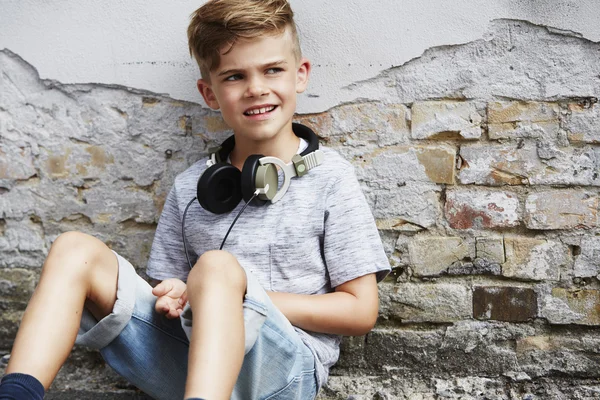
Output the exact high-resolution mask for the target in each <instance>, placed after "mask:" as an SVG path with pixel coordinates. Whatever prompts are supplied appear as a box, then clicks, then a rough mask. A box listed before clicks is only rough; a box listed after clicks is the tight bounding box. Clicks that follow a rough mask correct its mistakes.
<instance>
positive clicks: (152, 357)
mask: <svg viewBox="0 0 600 400" xmlns="http://www.w3.org/2000/svg"><path fill="white" fill-rule="evenodd" d="M115 254H116V253H115ZM117 259H118V261H119V276H118V287H117V300H116V302H115V305H114V307H113V310H112V313H111V314H109V315H107V316H106V317H105V318H103V319H102V320H100V321H97V320H96V319H95V318H94V317H93V316H92V315H91V314H90V313H89V312H88V311H87V310H84V312H83V315H82V320H81V326H80V329H79V334H78V335H77V341H76V344H79V345H84V346H88V347H92V348H95V349H99V350H100V353H101V354H102V356H103V357H104V359H105V360H106V362H107V364H108V365H110V366H111V367H112V368H113V369H114V370H115V371H116V372H117V373H118V374H119V375H121V376H123V377H124V378H125V379H127V380H128V381H129V382H131V383H132V384H134V385H135V386H137V387H138V388H139V389H141V390H142V391H144V392H145V393H146V394H148V395H149V396H151V397H153V398H154V399H156V400H163V399H164V400H173V399H176V400H177V399H183V398H184V397H183V396H184V391H185V381H186V375H187V359H188V350H189V340H188V336H187V335H188V334H189V332H191V326H192V320H191V310H190V308H189V307H186V308H185V310H184V313H183V314H182V317H181V318H180V319H168V318H166V317H165V316H163V315H161V314H159V313H157V312H156V311H155V310H154V303H155V302H156V297H155V296H154V295H153V294H152V287H151V286H150V285H149V284H148V283H147V282H146V281H145V280H144V279H142V278H141V277H140V276H138V275H137V273H136V272H135V269H134V268H133V266H132V265H131V264H130V263H129V262H128V261H127V260H125V259H124V258H122V257H121V256H119V255H118V254H117ZM246 276H247V282H248V285H247V291H246V296H245V298H244V303H243V308H244V324H245V332H246V337H245V353H246V354H245V356H244V362H243V364H242V369H241V371H240V374H239V376H238V380H237V382H236V384H235V388H234V391H233V395H232V397H231V399H236V400H238V399H239V400H242V399H244V400H247V399H273V400H274V399H286V400H287V399H290V400H292V399H298V400H304V399H313V398H314V397H315V396H316V392H317V381H316V377H315V358H314V356H313V354H312V352H311V351H310V350H309V348H308V347H307V346H306V345H305V344H304V343H303V342H302V340H301V339H300V337H299V336H298V334H297V333H296V331H295V330H294V328H293V327H292V325H291V324H290V322H289V321H288V320H287V318H285V316H284V315H283V314H282V313H281V312H280V311H279V310H278V309H277V308H276V307H275V306H274V305H273V303H271V301H270V299H269V297H268V295H267V293H266V292H265V291H264V289H263V288H262V287H261V286H260V284H259V283H258V281H257V280H256V278H255V277H254V276H252V274H251V273H250V272H249V271H246Z"/></svg>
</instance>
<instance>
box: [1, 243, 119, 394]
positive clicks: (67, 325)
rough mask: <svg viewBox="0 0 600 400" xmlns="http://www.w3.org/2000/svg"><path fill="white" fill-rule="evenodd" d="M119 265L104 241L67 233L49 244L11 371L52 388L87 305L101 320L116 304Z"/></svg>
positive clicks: (12, 353) (8, 371) (16, 347)
mask: <svg viewBox="0 0 600 400" xmlns="http://www.w3.org/2000/svg"><path fill="white" fill-rule="evenodd" d="M117 275H118V264H117V258H116V256H115V254H114V253H113V252H112V251H111V250H110V249H109V248H108V247H107V246H106V245H105V244H104V243H102V242H101V241H100V240H98V239H96V238H94V237H92V236H89V235H86V234H83V233H79V232H68V233H65V234H62V235H61V236H60V237H59V238H58V239H56V241H55V242H54V244H53V245H52V248H51V249H50V253H49V254H48V257H47V258H46V262H45V263H44V266H43V268H42V274H41V277H40V282H39V283H38V286H37V288H36V289H35V291H34V293H33V296H32V297H31V300H30V302H29V304H28V306H27V309H26V311H25V314H24V316H23V319H22V321H21V325H20V327H19V331H18V333H17V337H16V339H15V342H14V345H13V348H12V351H11V357H10V361H9V363H8V367H7V368H6V373H7V374H9V373H17V372H18V373H24V374H29V375H32V376H34V377H35V378H37V379H38V380H39V381H40V382H41V383H42V385H43V386H44V387H45V388H46V389H47V388H48V387H49V386H50V384H51V383H52V381H53V380H54V378H55V376H56V374H57V373H58V370H59V369H60V367H61V366H62V364H63V363H64V362H65V360H66V358H67V356H68V355H69V353H70V351H71V349H72V348H73V344H74V343H75V338H76V336H77V332H78V329H79V323H80V320H81V313H82V310H83V307H84V304H85V305H86V307H87V308H88V309H89V310H90V311H91V312H92V314H93V315H94V316H95V317H96V318H97V319H101V318H103V317H104V316H106V315H108V314H109V313H110V312H111V310H112V308H113V304H114V303H115V299H116V292H117Z"/></svg>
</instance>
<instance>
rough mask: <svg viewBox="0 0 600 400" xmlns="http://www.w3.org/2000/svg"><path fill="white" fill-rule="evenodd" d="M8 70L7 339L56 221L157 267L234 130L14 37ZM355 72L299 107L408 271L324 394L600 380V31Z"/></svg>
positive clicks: (540, 391)
mask: <svg viewBox="0 0 600 400" xmlns="http://www.w3.org/2000/svg"><path fill="white" fill-rule="evenodd" d="M0 70H1V71H2V76H1V80H0V84H1V85H2V86H1V87H0V135H1V141H0V153H1V157H0V309H1V310H2V314H1V317H0V349H2V350H3V351H5V352H6V351H8V350H9V348H10V344H11V340H12V338H13V337H14V334H15V331H16V322H17V321H18V320H19V318H20V315H21V314H22V311H23V310H24V307H25V305H26V302H27V299H28V296H29V295H30V293H31V291H32V288H33V287H34V282H35V280H36V278H37V276H38V274H39V269H40V266H41V264H42V262H43V259H44V256H45V254H46V253H47V251H48V249H49V246H50V244H51V242H52V241H53V239H55V238H56V237H57V235H58V234H60V233H61V232H63V231H66V230H70V229H77V230H82V231H85V232H90V233H94V234H96V235H97V236H98V237H100V238H101V239H102V240H104V241H106V242H107V243H109V245H110V246H112V247H113V248H114V249H115V250H117V251H119V252H120V253H122V254H123V255H124V256H126V257H128V258H129V259H131V260H133V261H134V263H135V264H136V265H137V266H138V267H139V268H143V266H144V263H145V260H146V259H147V257H148V251H149V248H150V244H151V240H152V237H153V231H154V227H155V224H156V221H157V217H158V215H159V212H160V209H161V205H162V203H163V200H164V197H165V195H166V191H167V190H168V188H169V186H170V184H171V183H172V181H173V178H174V176H175V175H176V174H177V173H178V172H180V171H182V170H183V169H185V168H186V166H187V165H189V164H191V163H192V162H193V160H195V159H197V158H198V157H199V156H200V154H201V153H202V152H203V151H204V150H205V148H206V146H209V145H212V144H213V143H216V142H218V141H219V140H222V138H224V137H225V136H226V135H227V134H228V132H227V130H226V127H225V126H224V125H223V122H222V120H221V119H220V117H219V115H218V114H215V113H213V112H211V111H208V110H206V109H205V108H202V107H201V106H199V105H196V104H193V103H186V102H182V101H177V100H173V99H171V98H168V97H164V96H159V95H155V94H153V93H150V92H144V91H136V90H131V89H127V88H124V87H119V86H106V85H91V84H89V85H67V84H61V83H59V82H54V81H48V80H40V79H39V77H38V75H37V73H36V70H35V69H34V68H33V67H32V66H31V65H29V64H28V63H27V62H26V60H23V59H21V58H20V57H19V56H18V55H17V54H14V53H12V52H10V51H8V50H5V51H2V52H0ZM440 71H443V73H441V72H440ZM346 90H347V91H348V92H349V93H351V95H349V96H351V97H353V98H355V99H360V100H353V101H349V102H347V103H345V104H342V105H339V106H336V107H333V108H331V109H329V110H327V111H325V112H322V113H318V114H303V115H299V116H298V118H297V120H298V121H300V122H303V123H306V124H308V125H310V126H312V127H313V128H315V129H316V130H317V132H319V134H320V135H321V136H322V139H323V143H324V144H326V145H328V146H331V147H334V148H336V149H337V150H339V151H340V152H341V153H342V154H343V155H344V156H345V157H347V158H348V159H349V160H351V161H352V162H353V164H354V165H355V167H356V171H357V174H358V176H359V178H360V180H361V183H362V186H363V189H364V191H365V194H366V196H367V198H368V200H369V202H370V205H371V207H372V210H373V213H374V215H375V217H376V219H377V223H378V226H379V228H380V232H381V236H382V238H383V240H384V244H385V246H386V250H387V252H388V255H389V257H390V260H391V262H392V265H393V267H394V272H393V274H392V276H390V278H388V279H387V280H386V281H385V282H384V283H383V284H382V285H381V286H380V292H381V300H382V304H381V317H380V319H379V322H378V325H377V327H376V328H375V330H374V331H373V332H372V333H370V334H369V335H367V336H366V337H357V338H348V339H347V340H345V342H344V351H343V354H342V357H341V360H340V363H339V364H338V366H337V367H336V368H335V369H334V370H333V373H332V377H331V379H330V382H329V385H328V387H327V388H326V389H325V390H324V392H323V393H322V398H323V399H346V398H350V396H353V397H351V398H355V399H392V398H410V399H434V398H450V399H469V398H484V397H483V396H486V397H485V398H489V399H505V398H515V399H517V398H518V399H547V398H574V399H592V398H597V397H598V396H600V350H599V349H600V261H599V259H598V254H600V239H598V234H599V233H600V229H599V226H598V224H599V221H598V201H599V187H600V176H599V172H600V147H599V146H598V144H599V143H600V105H599V104H598V103H597V98H598V97H599V96H600V44H598V43H595V42H593V41H589V40H586V39H583V38H578V37H574V36H572V35H566V34H563V33H559V32H555V31H553V30H549V29H547V28H544V27H540V26H535V25H532V24H530V23H527V22H521V21H514V20H499V21H495V22H494V24H493V25H492V27H491V30H490V31H489V32H488V34H487V35H486V36H485V39H480V40H476V41H472V42H469V43H466V44H462V45H456V46H445V47H440V48H433V49H430V50H428V51H426V52H425V53H424V54H423V56H422V57H420V58H418V59H414V60H412V61H410V62H408V63H406V64H404V65H402V66H401V67H396V68H392V69H389V70H386V71H384V72H383V73H381V74H380V75H378V76H377V77H374V78H372V79H369V80H366V81H363V82H359V83H356V84H354V85H352V86H350V87H348V88H347V89H346ZM78 354H79V355H78V356H77V357H75V360H74V361H73V362H74V363H75V364H74V365H77V362H79V363H80V364H79V365H83V366H84V367H85V368H91V369H92V370H93V371H98V368H100V367H94V368H92V367H93V366H94V365H95V361H93V360H95V358H94V357H95V356H94V355H92V356H89V355H88V354H87V353H83V355H81V353H78ZM90 357H91V359H92V361H89V360H90ZM85 360H88V361H85ZM69 368H71V369H69ZM69 368H67V370H66V372H64V373H63V375H62V378H61V380H60V381H59V382H57V385H56V387H57V389H61V388H66V387H73V386H74V385H76V384H74V383H73V382H74V381H73V379H72V378H73V376H75V375H76V373H75V372H76V370H75V369H73V368H74V367H69ZM86 371H87V369H86ZM94 373H96V372H94ZM102 373H103V372H102V371H100V372H98V374H99V375H93V374H91V375H90V373H87V374H88V375H89V376H94V382H95V383H94V384H93V385H95V387H97V388H100V389H102V388H104V389H108V388H111V387H113V385H114V383H112V379H113V377H112V375H109V379H107V380H106V381H102V380H101V378H96V377H97V376H101V375H102ZM73 374H74V375H73ZM98 382H100V383H98ZM93 385H92V386H93ZM119 385H121V386H119ZM119 385H117V386H118V387H120V388H123V387H124V386H122V383H120V384H119ZM125 388H126V387H125Z"/></svg>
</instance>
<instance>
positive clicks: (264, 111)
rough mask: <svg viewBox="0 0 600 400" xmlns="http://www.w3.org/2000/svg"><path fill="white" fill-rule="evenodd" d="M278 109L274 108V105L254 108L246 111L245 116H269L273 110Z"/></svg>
mask: <svg viewBox="0 0 600 400" xmlns="http://www.w3.org/2000/svg"><path fill="white" fill-rule="evenodd" d="M277 107H278V106H273V105H268V106H267V105H265V106H260V107H254V108H251V109H249V110H246V111H244V115H246V116H252V115H260V114H268V113H270V112H272V111H273V110H275V109H276V108H277Z"/></svg>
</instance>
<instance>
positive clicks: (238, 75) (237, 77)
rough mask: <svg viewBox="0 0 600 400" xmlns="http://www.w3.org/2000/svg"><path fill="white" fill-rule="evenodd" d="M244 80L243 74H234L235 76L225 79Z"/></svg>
mask: <svg viewBox="0 0 600 400" xmlns="http://www.w3.org/2000/svg"><path fill="white" fill-rule="evenodd" d="M242 78H243V76H242V74H233V75H230V76H228V77H227V78H225V80H226V81H239V80H240V79H242Z"/></svg>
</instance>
